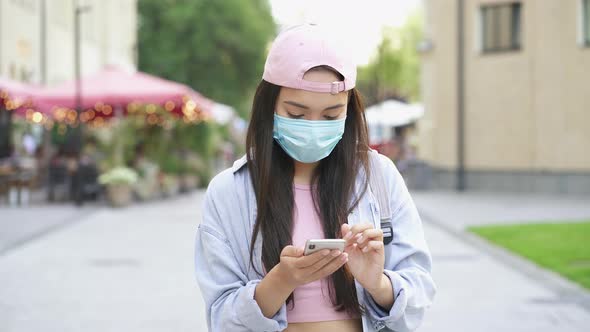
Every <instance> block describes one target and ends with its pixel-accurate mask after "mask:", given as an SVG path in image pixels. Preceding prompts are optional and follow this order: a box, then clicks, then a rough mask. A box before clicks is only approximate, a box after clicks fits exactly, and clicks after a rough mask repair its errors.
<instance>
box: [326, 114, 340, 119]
mask: <svg viewBox="0 0 590 332" xmlns="http://www.w3.org/2000/svg"><path fill="white" fill-rule="evenodd" d="M324 118H325V119H326V120H336V119H337V118H338V117H337V116H327V115H325V116H324Z"/></svg>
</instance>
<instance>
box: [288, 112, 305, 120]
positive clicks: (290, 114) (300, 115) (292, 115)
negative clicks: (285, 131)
mask: <svg viewBox="0 0 590 332" xmlns="http://www.w3.org/2000/svg"><path fill="white" fill-rule="evenodd" d="M287 114H289V117H291V118H293V119H300V118H302V117H303V114H292V113H289V112H287Z"/></svg>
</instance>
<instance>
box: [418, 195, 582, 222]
mask: <svg viewBox="0 0 590 332" xmlns="http://www.w3.org/2000/svg"><path fill="white" fill-rule="evenodd" d="M412 198H413V199H414V202H415V203H416V206H418V209H419V210H420V213H422V214H424V215H427V216H429V217H431V218H432V219H436V220H437V221H440V222H443V223H444V224H445V225H446V226H448V227H451V228H453V229H456V230H463V229H465V227H467V226H475V225H485V224H513V223H517V222H522V223H525V222H552V221H571V220H581V219H590V196H586V197H575V196H566V195H564V196H547V195H531V194H510V193H482V192H465V193H457V192H446V191H414V192H412Z"/></svg>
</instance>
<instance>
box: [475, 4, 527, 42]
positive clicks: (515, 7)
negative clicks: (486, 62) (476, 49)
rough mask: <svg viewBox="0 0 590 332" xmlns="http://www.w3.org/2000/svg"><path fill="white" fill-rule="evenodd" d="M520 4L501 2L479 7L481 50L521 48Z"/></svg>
mask: <svg viewBox="0 0 590 332" xmlns="http://www.w3.org/2000/svg"><path fill="white" fill-rule="evenodd" d="M521 7H522V6H521V4H520V3H503V4H498V5H486V6H482V7H481V41H482V51H483V52H484V53H490V52H504V51H515V50H519V49H520V48H521V30H522V29H521V16H520V15H521V14H520V13H521Z"/></svg>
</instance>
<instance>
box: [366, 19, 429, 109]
mask: <svg viewBox="0 0 590 332" xmlns="http://www.w3.org/2000/svg"><path fill="white" fill-rule="evenodd" d="M422 22H423V19H422V14H421V13H420V12H416V13H415V14H413V15H411V16H410V17H409V18H408V20H407V21H406V23H405V25H403V26H402V27H400V28H388V29H385V30H384V31H383V39H382V40H381V43H380V44H379V46H378V48H377V51H376V54H375V56H374V58H373V59H372V61H371V62H370V63H369V64H368V65H366V66H364V67H361V68H359V73H358V78H357V85H358V87H359V89H360V90H361V92H362V93H363V95H364V96H365V98H366V102H367V104H369V105H370V104H374V103H378V102H380V101H383V100H385V99H388V98H396V99H401V100H418V99H419V98H420V58H419V54H418V50H417V47H418V44H419V42H420V40H421V39H422V26H423V24H422Z"/></svg>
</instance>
